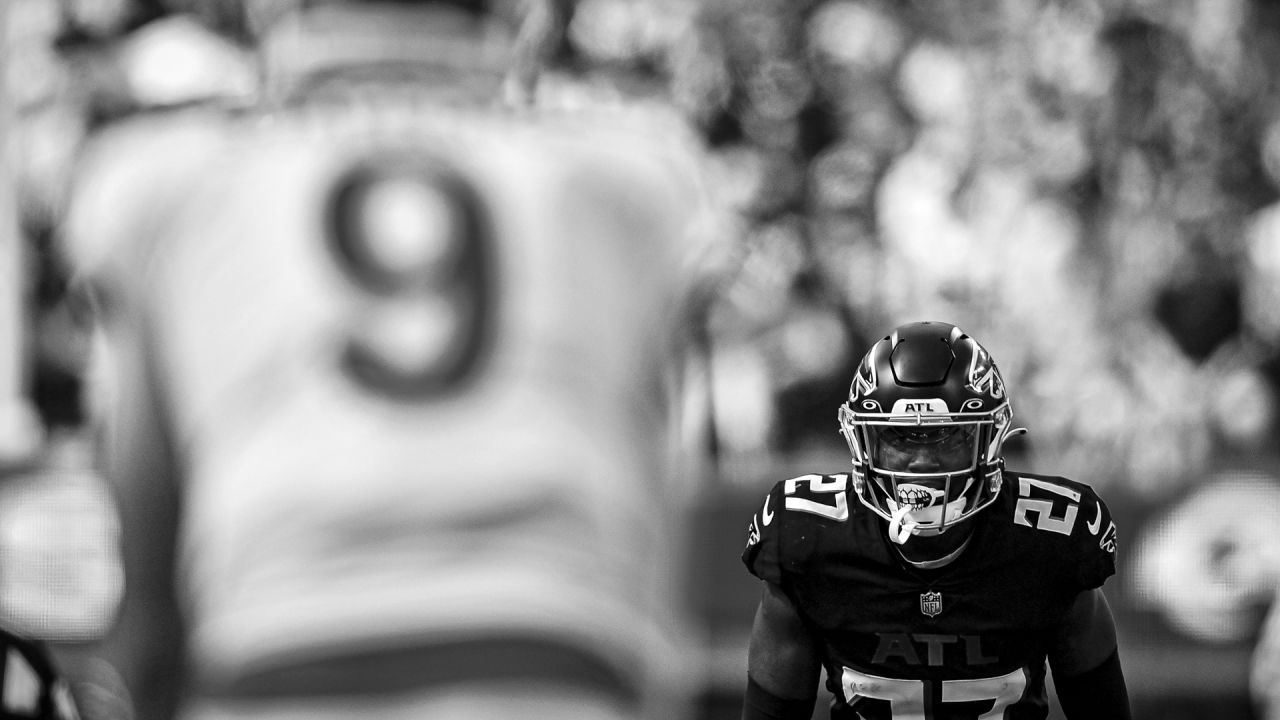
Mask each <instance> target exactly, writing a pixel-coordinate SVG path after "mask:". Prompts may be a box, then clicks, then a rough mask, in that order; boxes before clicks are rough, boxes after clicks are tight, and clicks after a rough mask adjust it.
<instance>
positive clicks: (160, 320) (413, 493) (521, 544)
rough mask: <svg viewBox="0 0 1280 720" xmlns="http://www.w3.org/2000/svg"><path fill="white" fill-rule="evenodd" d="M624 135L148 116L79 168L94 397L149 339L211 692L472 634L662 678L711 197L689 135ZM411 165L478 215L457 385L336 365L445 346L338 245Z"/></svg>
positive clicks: (323, 119) (672, 629) (195, 647)
mask: <svg viewBox="0 0 1280 720" xmlns="http://www.w3.org/2000/svg"><path fill="white" fill-rule="evenodd" d="M618 120H620V119H619V118H615V119H612V120H609V119H606V118H598V119H594V120H593V119H592V118H590V117H586V116H582V115H578V116H570V115H564V116H553V115H549V114H544V115H543V116H537V115H536V114H534V113H513V114H508V113H505V112H499V111H495V110H483V111H482V110H465V109H460V108H450V109H447V110H445V109H442V108H438V107H432V106H430V105H428V104H422V105H416V106H415V105H413V104H412V103H410V102H409V101H407V100H397V101H393V102H389V103H385V104H382V105H356V106H351V107H347V106H341V105H332V106H326V107H312V108H306V107H303V108H298V109H294V110H290V111H280V112H275V113H267V114H250V115H242V116H237V117H231V116H225V115H219V114H195V113H193V114H191V115H189V116H186V117H183V116H175V117H170V118H168V119H162V120H139V121H137V122H136V123H135V124H134V125H133V126H132V127H123V128H121V129H118V130H115V131H112V132H111V133H109V134H107V135H105V136H103V137H102V138H101V139H99V140H98V142H97V145H96V147H95V148H92V149H91V150H90V152H89V154H88V156H87V159H86V163H85V165H84V169H83V173H82V174H81V176H80V182H79V184H78V188H77V193H76V197H75V198H74V199H73V204H72V211H71V215H70V221H69V223H68V226H67V231H68V232H67V242H68V253H69V255H70V257H71V259H72V262H73V263H74V264H75V266H76V269H77V271H78V272H79V273H80V274H81V275H82V276H84V277H87V278H89V279H90V280H91V281H92V282H93V283H94V284H95V285H97V286H99V287H100V288H102V291H103V292H104V294H105V295H106V296H107V297H108V300H107V302H108V303H114V304H115V305H117V306H118V307H117V308H116V309H115V310H114V311H113V312H114V314H115V315H117V316H118V318H117V320H115V327H116V328H117V329H115V330H113V326H112V324H111V323H110V322H109V323H108V324H107V325H106V328H105V336H106V340H107V342H106V345H105V346H106V348H107V352H106V353H105V354H104V356H103V358H104V362H103V363H102V364H101V365H100V370H99V371H98V379H99V382H104V385H103V387H105V390H102V391H100V392H99V396H98V399H97V400H96V401H95V402H96V403H97V404H98V405H99V406H103V407H106V406H110V407H115V408H119V407H121V406H123V407H126V408H127V407H128V406H129V403H130V402H131V401H133V400H134V399H132V398H129V397H121V396H119V395H116V396H112V394H111V391H110V387H109V381H106V379H107V378H109V377H110V376H111V374H112V373H111V369H110V367H111V363H113V362H116V363H119V362H128V361H129V360H128V359H127V358H128V357H130V356H131V354H132V352H131V351H130V350H129V349H126V348H121V347H120V345H121V344H122V343H129V342H136V344H137V347H138V348H141V349H142V352H143V355H145V357H146V363H147V364H148V367H149V370H148V372H149V373H151V376H152V378H153V384H154V388H153V390H154V393H155V394H156V396H157V397H159V399H160V405H161V406H162V408H163V413H164V417H165V418H166V422H167V429H168V433H169V434H170V436H171V438H172V445H173V447H174V448H175V452H176V458H177V464H178V466H179V467H180V469H181V473H180V475H179V477H180V482H181V484H182V486H181V493H182V509H183V523H182V525H181V527H180V532H179V543H180V544H179V561H178V567H179V568H180V579H181V586H180V597H181V598H182V601H183V603H184V612H185V614H186V619H187V622H188V624H189V628H190V639H189V642H190V652H191V658H192V660H193V662H192V664H193V666H194V667H195V668H197V669H198V672H199V673H201V675H202V677H203V678H204V681H205V682H207V683H209V684H211V685H213V686H218V685H222V684H225V683H227V682H234V680H235V678H236V677H238V676H243V675H251V674H253V673H256V672H269V671H271V670H272V669H274V668H278V667H282V666H288V665H290V664H305V663H308V662H312V661H323V660H325V659H327V658H332V657H340V656H342V655H343V654H346V653H355V652H366V651H370V650H373V651H376V650H377V648H380V647H405V646H411V645H415V644H417V645H429V644H432V643H443V642H455V641H458V640H465V639H467V638H470V637H477V638H495V637H499V638H500V637H505V636H510V637H517V638H529V637H537V638H546V639H549V640H551V641H554V642H557V643H563V644H567V645H573V646H576V647H579V648H581V649H582V650H583V651H584V652H585V653H587V654H590V655H591V656H593V657H595V658H598V660H599V661H600V662H601V663H603V664H607V665H608V666H610V667H611V668H613V669H614V671H615V672H617V673H619V674H621V675H624V676H629V677H632V678H633V679H634V680H635V681H636V683H637V684H638V685H644V684H645V683H648V682H649V679H650V677H651V675H652V673H653V672H661V671H663V670H664V669H665V670H667V671H670V669H671V668H672V667H673V663H675V662H676V661H677V660H678V658H676V657H673V656H672V654H671V653H672V651H673V650H674V647H673V646H671V645H670V644H668V641H669V640H670V639H671V636H672V634H679V633H681V631H682V628H681V627H680V621H679V614H678V612H677V611H676V605H677V603H678V588H677V587H676V586H675V583H676V578H677V577H678V575H679V573H680V572H681V569H680V567H679V565H678V563H677V562H676V561H675V558H676V557H677V554H676V549H677V545H678V544H679V543H680V542H681V541H682V540H683V538H682V537H681V533H680V531H679V528H678V525H676V524H675V522H676V521H677V520H678V518H679V515H680V513H679V511H678V509H677V510H675V511H673V510H672V508H670V507H669V505H670V504H671V500H672V498H673V497H674V496H673V494H672V490H673V488H672V481H673V478H672V477H671V470H672V464H671V459H672V457H673V451H674V450H675V448H673V447H672V440H673V438H674V436H675V434H674V432H673V426H672V423H673V418H672V410H673V407H674V403H673V402H672V400H673V399H674V397H675V396H674V393H673V389H672V388H671V386H670V384H669V383H668V380H669V379H670V374H671V372H672V371H673V369H674V364H673V360H674V359H675V355H674V353H675V352H676V348H675V347H674V346H673V345H672V343H671V342H670V338H671V337H672V336H673V324H674V323H676V322H678V317H677V316H676V315H675V314H673V313H674V310H675V305H676V303H675V302H674V301H676V300H677V299H678V298H679V297H680V296H681V293H682V292H683V290H684V287H683V286H684V284H685V282H686V278H685V277H684V275H683V273H684V269H685V268H686V267H687V255H688V254H689V253H690V252H692V251H694V250H695V249H696V247H695V246H696V239H695V238H694V237H693V236H692V233H695V232H696V231H697V230H698V229H699V228H700V227H702V225H701V221H702V220H703V219H704V217H705V216H704V213H705V212H706V211H707V208H706V206H705V205H703V203H702V197H703V196H702V188H700V187H698V185H697V173H696V167H695V166H694V165H693V164H692V163H690V162H688V159H687V158H683V157H682V155H681V153H680V152H679V151H678V149H677V148H678V144H677V143H673V142H671V140H670V138H662V137H659V136H658V134H657V133H653V132H649V131H645V130H642V129H640V128H628V127H625V125H626V123H625V122H623V123H620V122H618ZM406 159H407V160H408V162H410V163H413V162H421V163H425V164H426V165H428V166H429V165H431V164H432V163H439V164H441V165H443V166H446V167H448V168H450V172H454V173H456V176H457V177H459V178H462V179H463V181H464V182H465V183H467V184H469V185H470V186H472V187H473V188H474V189H475V191H476V193H477V196H478V197H479V198H480V206H481V215H482V222H481V225H482V226H483V227H484V228H485V231H484V233H483V240H482V243H483V244H484V247H483V250H482V252H481V253H480V254H479V255H478V257H479V258H480V259H479V260H478V261H477V262H478V263H479V264H478V266H477V267H478V268H479V270H478V271H476V272H477V273H478V274H476V275H475V277H476V278H478V282H477V283H476V285H475V289H474V293H475V297H474V298H473V300H474V302H475V305H474V306H473V310H474V312H473V314H472V315H471V316H470V317H471V318H472V320H473V321H474V325H475V327H473V328H472V327H463V328H460V329H459V328H453V330H452V331H453V332H454V333H455V334H456V337H457V338H459V342H462V343H464V344H466V343H468V342H470V341H471V340H474V341H475V342H474V343H473V344H470V345H467V347H470V348H471V349H472V350H474V353H471V354H467V355H466V358H467V359H466V360H464V361H460V366H461V367H460V368H455V370H456V372H455V373H454V374H453V375H450V376H449V377H448V378H445V379H444V380H441V379H440V378H435V377H433V376H431V374H430V371H429V370H420V369H414V367H413V366H412V365H410V366H409V369H405V368H397V367H392V366H388V367H386V368H381V370H382V374H381V375H379V374H378V373H373V374H369V373H362V372H361V371H360V368H359V367H358V365H359V363H354V364H353V361H352V357H353V355H352V353H353V349H356V350H358V349H359V347H360V345H361V343H362V342H363V340H362V338H366V337H367V336H368V334H369V333H371V332H375V333H376V332H377V329H378V328H380V327H395V328H400V329H401V331H405V330H407V332H402V334H404V335H406V336H407V337H410V338H412V337H413V336H414V332H415V331H420V332H421V333H422V334H423V335H424V336H431V335H432V333H437V332H443V331H441V330H440V329H439V327H438V326H437V325H436V324H435V323H436V321H434V320H431V318H433V317H438V316H433V315H431V314H430V313H429V312H421V313H417V314H415V306H414V303H417V302H419V301H420V300H421V297H422V296H421V295H420V294H415V293H417V292H418V289H420V287H421V283H415V282H409V283H407V284H405V285H404V286H403V287H401V286H395V287H386V286H380V285H378V284H377V283H371V282H369V281H368V279H367V278H364V277H363V276H362V275H361V274H360V272H359V271H358V269H353V267H352V266H351V261H350V258H347V257H345V256H344V255H343V254H342V253H341V252H335V249H334V243H333V240H332V238H333V235H334V233H335V232H336V231H335V229H334V222H335V221H334V220H333V206H334V199H335V193H336V192H337V191H338V188H340V187H341V186H342V184H343V183H344V182H347V181H348V179H349V178H351V177H352V172H353V169H357V168H361V167H369V166H374V167H376V166H377V165H378V164H379V163H381V162H403V161H406ZM423 282H426V283H428V284H429V283H430V282H431V280H430V279H426V280H423ZM415 288H417V289H415ZM113 298H114V299H113ZM476 308H478V309H476ZM419 309H420V308H419ZM121 318H122V319H121ZM406 318H407V319H406ZM415 323H420V324H421V327H418V326H415ZM124 326H129V327H132V328H133V329H134V330H136V332H132V331H124V330H120V329H119V328H121V327H124ZM113 332H114V333H115V334H116V337H114V338H113V337H112V334H113ZM472 333H475V335H474V336H473V335H472ZM128 337H133V338H135V339H134V340H132V341H131V340H128V339H127V338H128ZM405 342H406V347H409V348H412V347H413V345H412V342H411V341H410V340H406V341H405ZM135 349H136V348H135ZM375 369H377V368H375ZM385 376H395V377H398V378H399V384H396V383H395V382H392V383H390V384H379V381H377V378H378V377H385ZM139 411H140V412H141V411H145V409H140V410H139ZM126 417H127V416H126ZM123 481H125V482H127V481H128V478H124V479H123ZM675 654H677V655H678V652H677V653H675Z"/></svg>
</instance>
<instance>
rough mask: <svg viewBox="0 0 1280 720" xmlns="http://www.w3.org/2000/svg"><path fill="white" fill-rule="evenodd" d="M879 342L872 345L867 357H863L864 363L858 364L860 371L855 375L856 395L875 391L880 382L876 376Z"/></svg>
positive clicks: (863, 395) (854, 389) (854, 386)
mask: <svg viewBox="0 0 1280 720" xmlns="http://www.w3.org/2000/svg"><path fill="white" fill-rule="evenodd" d="M879 347H880V346H879V344H878V343H877V344H876V345H872V346H871V351H870V352H868V353H867V355H866V357H864V358H862V363H861V364H860V365H858V372H857V373H855V374H854V376H853V392H854V394H855V395H858V396H862V397H866V396H867V395H870V394H871V393H873V392H875V390H876V387H877V386H879V384H880V382H879V380H878V379H877V378H876V351H877V349H878V348H879Z"/></svg>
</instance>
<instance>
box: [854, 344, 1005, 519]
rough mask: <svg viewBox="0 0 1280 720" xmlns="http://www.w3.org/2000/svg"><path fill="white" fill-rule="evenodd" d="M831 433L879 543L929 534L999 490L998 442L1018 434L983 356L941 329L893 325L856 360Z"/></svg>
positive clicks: (984, 353) (986, 356) (982, 350)
mask: <svg viewBox="0 0 1280 720" xmlns="http://www.w3.org/2000/svg"><path fill="white" fill-rule="evenodd" d="M839 419H840V432H841V434H843V435H844V437H845V440H846V441H848V443H849V450H850V451H851V452H852V454H853V488H854V492H855V493H857V496H858V499H859V500H861V501H862V503H863V504H864V505H866V506H867V507H868V508H870V509H871V510H872V511H874V512H875V513H876V514H877V515H880V516H881V517H883V518H884V519H886V520H888V521H889V535H890V537H891V538H893V539H894V540H895V541H896V542H898V543H904V542H906V540H907V539H908V538H909V537H910V536H912V535H937V534H941V533H942V532H945V531H946V530H947V529H948V528H950V527H952V526H954V525H955V524H956V523H960V522H963V521H964V520H966V519H968V518H970V517H972V516H973V515H974V514H975V513H977V512H979V511H980V510H982V509H983V508H985V507H986V506H988V505H990V504H991V503H992V502H993V501H994V500H995V499H996V496H997V495H998V494H999V492H1000V485H1001V482H1002V470H1003V466H1004V460H1003V458H1002V455H1001V449H1002V447H1003V446H1004V443H1005V441H1006V440H1008V439H1009V438H1010V437H1012V436H1014V435H1017V434H1019V433H1022V432H1026V431H1025V430H1024V429H1022V428H1014V427H1013V424H1012V423H1013V412H1012V410H1011V409H1010V407H1009V400H1008V398H1007V397H1006V395H1005V386H1004V380H1003V378H1002V377H1001V376H1000V371H999V370H998V369H997V368H996V365H995V363H994V362H993V361H992V359H991V355H990V354H989V353H988V352H987V351H986V349H985V348H983V347H982V346H981V345H979V344H978V342H977V341H976V340H974V339H973V338H971V337H969V336H968V335H967V334H965V332H964V331H963V330H961V329H960V328H958V327H956V326H954V325H950V324H948V323H940V322H918V323H911V324H907V325H902V326H900V327H898V328H897V329H895V330H894V331H893V332H892V333H891V334H889V335H887V336H885V337H884V338H882V339H881V340H879V341H878V342H876V343H875V344H874V345H872V346H871V349H870V350H869V351H868V352H867V354H866V356H864V357H863V359H862V363H861V365H860V366H859V367H858V371H857V374H856V375H855V376H854V378H853V383H852V385H851V386H850V388H849V399H848V401H847V402H846V403H844V404H843V405H841V406H840V411H839Z"/></svg>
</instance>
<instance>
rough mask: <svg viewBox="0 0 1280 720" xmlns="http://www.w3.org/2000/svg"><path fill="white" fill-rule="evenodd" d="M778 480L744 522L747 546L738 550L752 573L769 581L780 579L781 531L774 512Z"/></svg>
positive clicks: (778, 497) (779, 493)
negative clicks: (758, 506) (748, 520)
mask: <svg viewBox="0 0 1280 720" xmlns="http://www.w3.org/2000/svg"><path fill="white" fill-rule="evenodd" d="M781 496H782V483H781V482H779V483H776V484H774V486H773V487H772V488H771V489H770V490H769V493H768V494H767V495H765V497H764V502H763V503H762V504H761V506H760V508H759V509H758V510H756V512H755V513H754V514H753V515H752V516H751V522H750V523H749V524H748V525H747V546H746V548H745V549H744V550H743V551H742V562H743V563H744V564H745V565H746V566H747V570H749V571H750V572H751V574H752V575H755V576H756V577H758V578H760V579H761V580H767V581H769V582H771V583H774V584H775V585H776V584H781V582H782V557H781V552H780V547H781V539H780V537H779V536H780V535H781V531H782V523H781V522H780V521H778V520H777V517H776V515H775V513H776V512H777V509H778V508H779V507H780V506H781V501H782V497H781Z"/></svg>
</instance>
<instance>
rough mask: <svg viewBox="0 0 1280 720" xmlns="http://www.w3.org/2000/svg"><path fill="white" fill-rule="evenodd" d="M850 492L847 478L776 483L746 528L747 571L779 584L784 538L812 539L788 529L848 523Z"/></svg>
mask: <svg viewBox="0 0 1280 720" xmlns="http://www.w3.org/2000/svg"><path fill="white" fill-rule="evenodd" d="M848 491H849V475H848V474H838V475H801V476H799V477H795V478H791V479H790V480H782V481H779V482H777V483H775V484H774V486H773V488H772V489H771V490H770V491H769V494H768V495H766V496H765V499H764V503H763V504H762V505H761V507H760V509H759V510H758V511H757V512H756V513H755V514H754V515H752V516H751V523H750V524H749V525H748V526H747V546H746V549H744V550H743V552H742V561H743V563H745V564H746V566H747V569H748V570H750V571H751V573H752V574H753V575H755V576H756V577H759V578H760V579H762V580H768V581H769V582H772V583H780V582H781V581H782V574H783V557H782V555H783V535H784V534H786V535H789V536H791V535H794V536H796V537H801V538H803V537H812V534H811V533H809V534H805V533H792V532H789V529H790V528H793V527H795V526H797V525H804V524H806V523H810V524H811V523H819V524H832V523H843V522H845V521H846V520H848V519H849V492H848ZM790 552H791V553H794V550H791V551H790ZM792 559H793V560H794V559H795V558H792Z"/></svg>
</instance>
